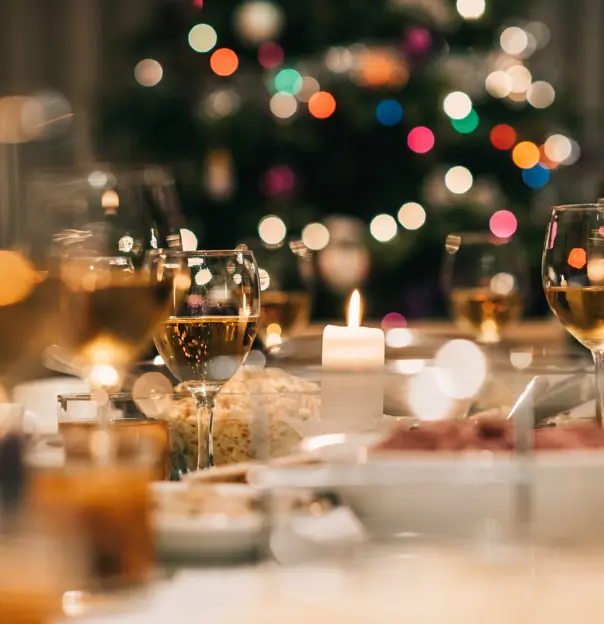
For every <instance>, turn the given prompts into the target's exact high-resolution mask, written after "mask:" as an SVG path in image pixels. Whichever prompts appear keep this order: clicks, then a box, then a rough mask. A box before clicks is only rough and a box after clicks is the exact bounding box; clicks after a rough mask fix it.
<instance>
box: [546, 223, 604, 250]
mask: <svg viewBox="0 0 604 624" xmlns="http://www.w3.org/2000/svg"><path fill="white" fill-rule="evenodd" d="M600 229H602V228H600ZM557 233H558V222H557V221H554V222H553V223H552V231H551V234H550V239H549V248H550V249H553V248H554V243H555V242H556V234H557ZM600 236H604V234H602V232H600Z"/></svg>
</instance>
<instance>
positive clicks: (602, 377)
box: [593, 351, 604, 427]
mask: <svg viewBox="0 0 604 624" xmlns="http://www.w3.org/2000/svg"><path fill="white" fill-rule="evenodd" d="M593 357H594V364H595V369H596V424H597V425H598V427H602V414H603V413H604V351H593Z"/></svg>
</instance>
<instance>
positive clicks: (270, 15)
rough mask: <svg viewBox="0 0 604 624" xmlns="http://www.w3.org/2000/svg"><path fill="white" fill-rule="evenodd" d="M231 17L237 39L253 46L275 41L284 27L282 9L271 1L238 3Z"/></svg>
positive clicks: (260, 0)
mask: <svg viewBox="0 0 604 624" xmlns="http://www.w3.org/2000/svg"><path fill="white" fill-rule="evenodd" d="M233 17H234V23H235V31H236V32H237V34H238V35H239V37H241V38H242V39H243V40H244V41H246V42H247V43H250V44H253V45H258V44H260V43H262V42H264V41H268V40H270V39H276V38H277V37H278V36H279V34H280V33H281V31H282V29H283V26H284V25H285V14H284V12H283V7H282V6H281V4H277V3H275V2H272V1H271V0H246V1H245V2H240V3H239V4H238V6H237V8H236V9H235V13H234V16H233Z"/></svg>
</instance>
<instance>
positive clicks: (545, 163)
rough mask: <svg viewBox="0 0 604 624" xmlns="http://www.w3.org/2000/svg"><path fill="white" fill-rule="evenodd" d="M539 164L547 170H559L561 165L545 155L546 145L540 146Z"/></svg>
mask: <svg viewBox="0 0 604 624" xmlns="http://www.w3.org/2000/svg"><path fill="white" fill-rule="evenodd" d="M539 164H540V165H541V166H542V167H545V168H546V169H557V168H558V166H559V165H560V163H558V162H555V161H553V160H552V159H551V158H550V157H549V156H548V155H547V154H546V153H545V145H541V146H539Z"/></svg>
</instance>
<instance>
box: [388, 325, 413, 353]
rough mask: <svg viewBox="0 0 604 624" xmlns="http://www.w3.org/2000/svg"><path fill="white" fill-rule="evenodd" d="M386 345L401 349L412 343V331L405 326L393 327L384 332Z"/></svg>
mask: <svg viewBox="0 0 604 624" xmlns="http://www.w3.org/2000/svg"><path fill="white" fill-rule="evenodd" d="M385 342H386V346H388V347H390V348H391V349H403V348H404V347H410V346H411V345H412V344H413V332H412V331H411V330H410V329H407V328H406V327H393V328H392V329H389V330H388V331H387V332H386V336H385Z"/></svg>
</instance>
